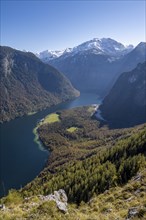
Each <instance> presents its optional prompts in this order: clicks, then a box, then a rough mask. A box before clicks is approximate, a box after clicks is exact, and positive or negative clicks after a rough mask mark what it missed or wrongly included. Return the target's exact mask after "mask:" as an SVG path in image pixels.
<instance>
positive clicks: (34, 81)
mask: <svg viewBox="0 0 146 220" xmlns="http://www.w3.org/2000/svg"><path fill="white" fill-rule="evenodd" d="M77 95H79V93H78V91H77V90H75V89H74V88H73V87H72V85H71V83H70V82H69V80H68V79H67V78H66V77H65V76H64V75H63V74H61V73H60V72H58V71H57V70H56V69H55V68H53V67H51V66H50V65H47V64H44V63H43V62H41V61H40V60H39V59H38V58H37V57H36V56H35V55H34V54H32V53H29V52H28V53H27V52H21V51H18V50H15V49H12V48H10V47H2V46H1V47H0V122H3V121H9V120H11V119H14V118H16V117H19V116H22V115H24V114H28V113H31V112H35V111H38V110H41V109H43V108H46V107H50V106H51V105H55V104H57V103H59V102H62V101H66V100H69V99H72V98H73V97H75V96H77Z"/></svg>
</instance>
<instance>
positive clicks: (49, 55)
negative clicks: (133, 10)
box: [36, 38, 134, 62]
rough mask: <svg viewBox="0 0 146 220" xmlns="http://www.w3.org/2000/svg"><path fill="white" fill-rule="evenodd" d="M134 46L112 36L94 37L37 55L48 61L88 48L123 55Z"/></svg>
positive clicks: (101, 52)
mask: <svg viewBox="0 0 146 220" xmlns="http://www.w3.org/2000/svg"><path fill="white" fill-rule="evenodd" d="M133 48H134V46H133V45H128V46H124V45H123V44H121V43H119V42H117V41H115V40H113V39H110V38H101V39H100V38H94V39H92V40H90V41H87V42H85V43H82V44H80V45H78V46H76V47H73V48H66V49H64V50H61V51H60V50H58V51H51V50H45V51H42V52H40V53H38V54H36V55H37V56H38V57H39V58H40V59H41V60H42V61H44V62H48V61H50V60H53V59H55V58H58V57H61V56H62V58H63V56H65V57H66V56H73V55H75V54H77V53H84V52H85V51H88V50H93V53H96V54H105V55H112V56H117V55H118V56H122V55H125V54H127V53H128V52H130V51H131V50H132V49H133Z"/></svg>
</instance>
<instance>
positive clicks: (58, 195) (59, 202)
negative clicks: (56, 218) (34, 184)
mask: <svg viewBox="0 0 146 220" xmlns="http://www.w3.org/2000/svg"><path fill="white" fill-rule="evenodd" d="M42 199H43V200H44V201H55V202H56V206H57V208H58V209H59V210H60V211H62V212H64V213H66V212H67V211H68V210H67V200H68V198H67V195H66V193H65V191H64V190H63V189H60V190H58V191H54V194H50V195H48V196H42Z"/></svg>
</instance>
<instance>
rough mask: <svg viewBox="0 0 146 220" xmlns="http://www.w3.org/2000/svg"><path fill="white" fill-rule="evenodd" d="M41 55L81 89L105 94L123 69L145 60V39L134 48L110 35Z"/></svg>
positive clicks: (132, 67)
mask: <svg viewBox="0 0 146 220" xmlns="http://www.w3.org/2000/svg"><path fill="white" fill-rule="evenodd" d="M46 53H47V52H46ZM49 53H51V52H49ZM52 53H53V52H52ZM54 53H55V52H54ZM40 58H41V59H42V61H43V62H45V63H49V64H51V65H52V66H54V67H55V68H57V69H58V70H59V71H61V72H63V73H64V74H65V76H67V78H69V79H70V81H71V83H72V84H73V86H74V87H75V88H77V89H78V90H79V91H81V92H93V93H97V94H98V95H99V96H101V97H105V96H106V95H107V94H108V93H109V91H110V89H111V88H112V86H113V85H114V83H115V81H116V80H117V79H118V77H119V76H120V74H121V73H123V72H125V71H130V70H132V69H134V68H135V67H136V65H137V64H138V63H143V62H144V61H146V43H145V42H141V43H140V44H138V45H137V46H136V47H135V48H134V47H133V46H132V45H129V46H124V45H123V44H121V43H119V42H117V41H115V40H113V39H110V38H102V39H98V38H94V39H93V40H90V41H87V42H85V43H82V44H80V45H79V46H77V47H74V48H69V49H68V50H66V51H62V52H56V55H55V56H52V57H51V58H49V57H48V56H47V54H45V53H43V52H42V53H41V57H40Z"/></svg>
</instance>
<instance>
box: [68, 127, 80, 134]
mask: <svg viewBox="0 0 146 220" xmlns="http://www.w3.org/2000/svg"><path fill="white" fill-rule="evenodd" d="M66 130H67V131H68V132H70V133H72V132H75V131H76V130H78V128H77V127H70V128H68V129H66Z"/></svg>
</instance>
